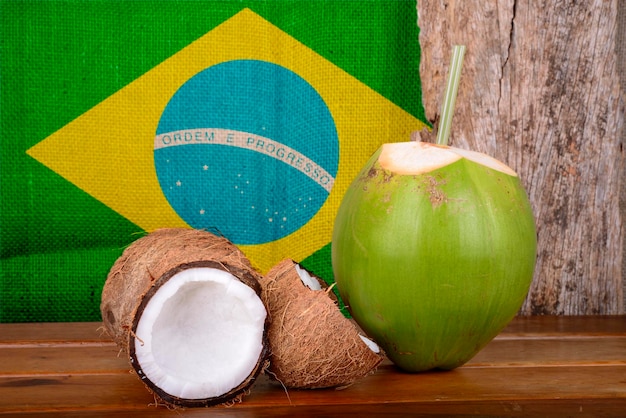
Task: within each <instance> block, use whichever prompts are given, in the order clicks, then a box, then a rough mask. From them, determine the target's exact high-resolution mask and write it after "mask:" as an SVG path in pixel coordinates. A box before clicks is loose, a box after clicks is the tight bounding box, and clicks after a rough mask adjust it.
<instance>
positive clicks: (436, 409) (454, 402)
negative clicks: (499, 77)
mask: <svg viewBox="0 0 626 418" xmlns="http://www.w3.org/2000/svg"><path fill="white" fill-rule="evenodd" d="M625 319H626V317H605V318H595V317H570V318H567V317H539V318H534V317H532V318H531V317H520V318H516V319H515V320H514V321H513V322H512V323H511V324H510V325H509V327H507V329H506V330H505V331H503V333H502V334H501V335H500V336H498V337H497V338H496V339H495V340H494V341H492V342H491V343H490V344H489V345H488V346H487V347H486V348H485V349H484V350H483V351H481V352H480V353H479V354H478V355H477V356H476V357H475V358H474V359H473V360H472V361H470V362H469V363H468V364H467V365H465V366H463V367H461V368H459V369H456V370H453V371H450V372H428V373H420V374H408V373H402V372H400V371H398V370H397V369H396V368H395V367H394V366H393V365H392V364H391V363H390V362H389V361H386V362H385V363H383V365H382V366H381V367H380V368H379V370H378V371H377V372H376V373H374V374H373V375H371V376H368V377H367V378H365V379H363V380H361V381H359V382H357V383H355V384H354V385H352V386H351V387H349V388H346V389H344V390H332V389H330V390H289V391H288V392H285V390H284V389H283V388H282V387H281V386H280V385H279V384H277V383H276V382H273V381H270V380H269V379H268V378H267V377H265V376H263V377H261V378H260V379H259V381H258V382H257V384H256V385H255V386H254V387H253V388H252V390H251V393H250V395H249V396H248V397H246V398H244V401H243V402H242V403H241V404H238V405H235V406H233V407H231V408H224V407H217V408H210V409H200V410H187V411H185V412H184V414H185V415H193V416H200V415H202V416H226V415H228V416H232V415H236V416H294V415H314V416H321V415H341V416H375V415H386V416H388V415H397V416H406V415H407V414H410V415H412V416H419V415H420V414H429V415H431V414H432V415H441V416H457V415H458V416H467V415H469V414H478V415H485V416H490V415H493V416H501V415H518V416H529V415H535V416H545V415H550V416H572V415H576V416H590V417H591V416H623V411H625V410H626V377H625V376H626V326H625V321H624V320H625ZM5 325H6V324H5ZM97 327H98V324H93V323H92V324H81V325H80V326H78V327H72V326H71V324H21V325H19V326H17V325H16V326H11V327H8V328H11V332H10V333H2V331H3V330H6V329H7V327H5V326H3V325H0V415H15V414H19V415H20V416H24V417H28V416H33V417H35V416H40V415H41V414H43V413H45V414H46V415H48V416H50V414H52V415H58V416H67V417H71V416H97V417H107V416H109V417H115V416H126V415H128V414H135V413H137V414H149V415H151V416H153V415H154V416H161V415H166V414H168V415H169V416H171V414H172V413H173V412H172V411H170V410H168V409H166V408H163V407H161V408H155V406H154V405H153V406H150V404H153V403H154V398H153V397H152V396H151V395H150V393H149V392H148V391H147V390H146V389H145V387H144V386H143V384H142V383H141V382H140V381H139V379H138V378H137V377H136V376H135V375H134V374H133V373H131V372H130V371H129V369H130V368H129V367H128V365H127V362H126V360H125V359H124V358H121V357H118V356H117V352H118V351H117V347H116V346H115V345H114V344H113V343H112V342H111V341H110V340H108V339H107V338H103V337H101V336H99V335H98V334H97V333H95V337H94V329H97ZM20 328H21V329H22V330H23V332H20V331H19V329H20Z"/></svg>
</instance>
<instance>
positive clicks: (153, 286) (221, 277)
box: [100, 228, 268, 407]
mask: <svg viewBox="0 0 626 418" xmlns="http://www.w3.org/2000/svg"><path fill="white" fill-rule="evenodd" d="M259 278H260V275H259V274H258V273H256V272H255V271H254V270H253V269H252V267H251V266H250V262H249V261H248V259H247V258H246V257H245V255H244V254H243V253H242V252H241V251H240V250H239V249H238V248H237V247H236V246H235V245H233V244H232V243H231V242H230V241H228V240H227V239H225V238H222V237H218V236H216V235H213V234H211V233H209V232H206V231H201V230H194V229H185V228H167V229H160V230H157V231H155V232H152V233H150V234H148V235H146V236H144V237H142V238H140V239H138V240H137V241H135V242H133V243H132V244H131V245H130V246H129V247H128V248H126V250H125V251H124V252H123V254H122V255H121V257H120V258H119V259H118V260H117V261H116V262H115V264H114V265H113V267H112V268H111V270H110V272H109V275H108V277H107V280H106V282H105V285H104V289H103V292H102V302H101V306H100V309H101V313H102V319H103V323H104V327H105V329H106V331H107V332H108V333H109V334H110V335H111V336H112V337H113V339H114V340H115V342H116V343H117V345H118V346H119V347H120V348H121V350H122V351H123V352H124V353H125V354H126V355H128V357H129V361H130V364H131V365H132V367H133V369H134V371H135V372H136V374H137V376H138V377H139V378H140V379H141V380H142V382H143V383H144V384H145V385H146V387H147V388H148V389H149V391H151V392H153V393H154V394H155V395H156V396H157V397H158V398H160V400H162V401H163V402H164V403H166V404H169V405H176V406H184V407H194V406H210V405H216V404H221V403H228V402H234V401H238V400H240V398H241V396H243V395H244V394H245V393H246V392H247V390H248V389H249V388H250V386H251V385H252V383H253V382H254V381H255V379H256V378H257V376H258V375H259V374H260V373H261V372H262V371H263V370H264V369H265V368H266V367H267V356H268V345H267V320H268V315H267V310H266V309H265V305H264V304H263V303H262V300H261V298H260V292H261V288H260V285H259V280H258V279H259ZM242 284H243V285H244V286H242ZM166 285H167V286H166ZM228 287H232V288H235V289H237V292H241V294H239V293H237V294H236V295H235V296H233V298H235V299H234V300H235V302H236V303H234V304H233V303H232V301H230V300H228V298H227V297H226V296H223V295H225V294H226V293H225V292H226V291H227V290H228V289H227V288H228ZM215 289H218V290H215ZM250 290H251V291H250ZM165 292H167V293H165ZM181 292H182V293H181ZM157 295H158V296H157ZM222 300H226V301H225V302H222ZM240 303H241V304H242V305H241V306H244V307H245V308H244V307H242V308H237V309H234V308H232V306H237V307H239V304H240ZM248 303H249V304H250V305H248ZM223 304H225V305H226V306H222V307H220V306H221V305H223ZM153 305H154V306H153ZM248 306H250V307H251V308H253V309H251V310H250V311H248V310H246V309H247V308H248ZM172 307H174V308H172ZM231 308H232V309H231ZM231 310H232V312H231ZM241 315H248V316H251V319H248V317H247V316H246V317H245V319H244V321H243V324H241V322H238V321H239V316H241ZM155 317H156V319H152V318H155ZM235 317H236V318H235ZM248 323H250V324H251V325H250V326H252V327H253V332H249V331H248V330H247V329H246V327H247V326H248ZM146 324H148V325H146ZM233 324H234V325H233ZM142 327H143V328H142ZM241 327H243V330H242V331H238V330H239V329H241ZM260 327H262V329H259V328H260ZM138 328H140V330H138ZM229 332H230V333H234V335H232V336H229V335H228V333H229ZM222 334H224V335H225V336H224V343H223V344H221V345H222V346H220V343H219V342H220V341H221V340H220V339H219V338H220V335H222ZM249 335H252V337H250V336H249ZM239 338H242V339H243V340H244V341H245V343H241V344H242V345H243V346H245V347H247V348H246V351H245V352H244V353H243V355H241V354H240V357H243V358H244V359H247V360H241V361H240V359H239V358H233V359H230V358H229V359H230V360H232V361H221V362H219V364H213V363H211V362H212V361H213V362H216V361H218V359H219V358H220V356H225V355H228V354H225V353H224V352H223V351H224V350H232V352H233V353H234V354H232V355H231V356H236V355H237V349H238V348H239V347H237V346H234V347H233V345H235V344H238V339H239ZM252 338H253V339H252ZM251 339H252V340H251ZM153 340H154V341H153ZM257 340H258V341H257ZM147 341H149V342H150V347H149V348H146V344H147ZM170 341H171V343H170ZM164 347H166V348H164ZM250 347H251V348H250ZM146 350H148V351H146ZM157 353H158V354H157ZM247 355H249V356H250V358H248V357H246V356H247ZM241 362H244V363H246V364H243V365H242V364H240V363H241ZM230 364H236V365H237V366H233V368H236V373H235V372H234V371H233V372H232V376H231V375H230V373H231V370H230V369H229V367H230ZM224 365H226V367H223V366H224ZM215 368H220V370H215ZM155 369H156V371H154V370H155ZM222 369H223V370H222ZM248 370H249V373H247V371H248ZM242 373H243V375H242ZM162 374H163V375H164V376H162ZM214 375H215V376H214ZM218 375H219V377H216V376H218ZM222 379H226V380H228V379H230V381H229V382H223V381H222ZM204 380H206V381H204ZM172 382H173V383H172ZM179 384H180V385H188V386H189V387H190V389H180V390H179V389H178V387H179ZM212 385H214V386H215V387H213V386H212ZM211 387H213V389H205V388H211ZM207 393H208V395H207Z"/></svg>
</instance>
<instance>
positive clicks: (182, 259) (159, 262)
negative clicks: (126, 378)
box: [100, 228, 269, 406]
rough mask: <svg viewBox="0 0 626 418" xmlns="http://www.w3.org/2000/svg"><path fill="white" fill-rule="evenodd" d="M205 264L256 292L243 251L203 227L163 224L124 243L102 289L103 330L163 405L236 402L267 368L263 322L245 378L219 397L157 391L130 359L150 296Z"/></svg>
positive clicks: (255, 276)
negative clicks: (259, 347) (258, 353)
mask: <svg viewBox="0 0 626 418" xmlns="http://www.w3.org/2000/svg"><path fill="white" fill-rule="evenodd" d="M195 267H210V268H214V269H218V270H223V271H226V272H228V273H230V274H232V275H233V276H235V277H236V278H237V279H239V280H240V281H241V282H242V283H244V284H245V285H247V286H249V287H250V288H252V289H253V290H254V292H255V293H256V294H257V295H259V297H260V292H261V287H260V284H259V278H260V277H261V276H260V275H259V274H258V273H257V272H255V271H254V270H253V268H252V267H251V265H250V262H249V260H248V259H247V258H246V257H245V255H244V254H243V253H242V252H241V251H240V250H239V249H238V248H237V247H236V246H235V245H234V244H232V243H231V242H230V241H229V240H227V239H226V238H223V237H218V236H216V235H214V234H212V233H209V232H207V231H203V230H195V229H186V228H164V229H159V230H156V231H154V232H152V233H150V234H148V235H146V236H144V237H142V238H140V239H138V240H136V241H135V242H133V243H132V244H131V245H130V246H129V247H127V248H126V249H125V250H124V252H123V254H122V255H121V256H120V257H119V258H118V259H117V261H116V262H115V264H114V265H113V266H112V268H111V270H110V272H109V274H108V276H107V279H106V282H105V284H104V288H103V291H102V301H101V305H100V310H101V313H102V320H103V324H104V328H105V330H106V331H107V333H108V334H109V335H110V336H111V337H112V338H113V340H114V341H115V342H116V344H117V345H118V346H119V347H120V349H121V350H122V351H123V352H124V353H125V354H127V355H128V356H129V361H130V363H131V365H132V366H133V368H134V370H135V372H136V373H137V374H138V376H139V377H140V378H141V379H142V381H143V382H144V384H146V386H147V387H148V389H149V390H150V391H151V392H153V393H155V394H156V395H157V396H158V397H160V398H161V400H163V401H164V402H165V403H167V404H172V405H178V406H209V405H215V404H220V403H225V402H232V401H235V400H238V399H239V398H240V397H241V396H242V395H243V394H244V393H245V392H246V390H247V389H248V388H249V387H250V385H251V384H252V383H253V382H254V380H255V379H256V377H257V376H258V375H259V374H260V373H261V372H262V371H263V370H264V369H265V368H266V367H267V363H268V361H267V356H268V344H267V328H268V327H267V321H268V320H269V315H268V319H266V326H265V331H264V335H263V346H264V348H263V351H262V353H261V356H260V358H259V362H258V364H257V366H256V368H255V369H254V370H253V372H252V373H251V374H250V376H249V377H248V379H246V380H245V381H243V382H241V384H240V385H238V386H237V387H235V388H233V389H232V390H231V391H229V392H228V393H225V394H224V395H222V396H219V397H215V398H211V399H201V400H189V399H180V398H177V397H175V396H171V395H170V394H168V393H166V392H164V391H162V390H161V389H160V388H159V387H158V386H156V385H155V384H153V383H152V382H150V381H149V380H148V379H146V378H145V376H143V374H142V370H141V365H140V364H138V361H137V360H136V357H135V352H134V351H135V350H134V347H135V343H134V341H135V338H136V335H135V331H136V329H137V325H138V322H139V319H140V317H141V314H142V312H143V310H144V308H145V306H146V305H147V303H148V301H149V300H150V298H151V297H152V296H153V295H154V294H155V293H156V292H157V291H158V290H159V288H160V287H161V286H162V285H163V284H165V283H166V282H167V281H168V280H169V279H170V278H171V277H172V276H174V275H175V274H177V273H179V272H181V271H183V270H185V269H189V268H195Z"/></svg>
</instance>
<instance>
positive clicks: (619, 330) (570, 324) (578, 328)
mask: <svg viewBox="0 0 626 418" xmlns="http://www.w3.org/2000/svg"><path fill="white" fill-rule="evenodd" d="M599 335H603V336H612V335H626V315H595V316H594V315H590V316H574V317H570V316H518V317H516V318H514V319H513V320H512V321H511V323H510V324H509V325H508V326H507V327H506V328H505V329H504V330H503V331H502V333H501V334H500V335H499V336H498V337H497V338H516V337H525V338H528V337H533V336H541V337H547V336H558V337H564V336H599ZM71 343H80V344H85V343H106V344H111V345H113V342H112V341H111V338H110V337H109V336H108V335H107V334H106V333H104V332H103V329H102V323H101V322H77V323H46V322H42V323H32V324H0V346H2V345H10V344H71Z"/></svg>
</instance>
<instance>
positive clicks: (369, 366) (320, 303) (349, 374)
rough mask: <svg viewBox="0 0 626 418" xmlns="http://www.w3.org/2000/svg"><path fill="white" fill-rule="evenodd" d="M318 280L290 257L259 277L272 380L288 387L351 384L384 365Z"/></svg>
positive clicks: (380, 354)
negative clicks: (266, 317) (267, 321)
mask: <svg viewBox="0 0 626 418" xmlns="http://www.w3.org/2000/svg"><path fill="white" fill-rule="evenodd" d="M321 283H323V281H320V279H318V278H317V277H315V276H313V275H311V274H310V273H309V272H307V271H306V270H305V269H303V268H302V267H301V266H300V265H299V264H297V263H296V262H294V261H293V260H290V259H286V260H283V261H281V262H280V263H278V264H277V265H276V266H274V267H273V268H272V269H271V270H270V271H269V272H268V273H267V275H266V276H265V277H262V278H261V287H262V293H261V295H262V298H263V300H264V301H265V304H266V306H267V308H268V310H269V313H270V317H271V321H270V326H269V333H268V337H269V344H270V351H271V353H270V366H269V371H270V374H271V375H272V377H274V378H275V379H277V380H278V381H280V382H281V383H282V384H283V385H284V386H285V387H288V388H306V389H314V388H327V387H337V386H347V385H350V384H352V383H354V382H355V381H356V380H358V379H360V378H363V377H365V376H367V375H368V374H370V373H371V372H373V371H374V370H375V368H376V366H378V364H379V363H380V362H381V361H382V359H383V355H382V353H381V351H380V349H379V348H378V346H377V345H376V344H375V343H374V342H373V341H371V340H369V339H368V338H366V337H365V336H363V335H361V334H360V333H359V329H358V327H357V326H356V324H355V323H354V322H352V321H351V320H350V319H348V318H346V317H345V316H344V315H343V314H342V313H341V311H340V310H339V308H338V307H337V304H336V302H335V300H333V299H332V298H331V297H330V296H329V294H328V293H329V290H330V289H324V288H323V286H322V284H321Z"/></svg>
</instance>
